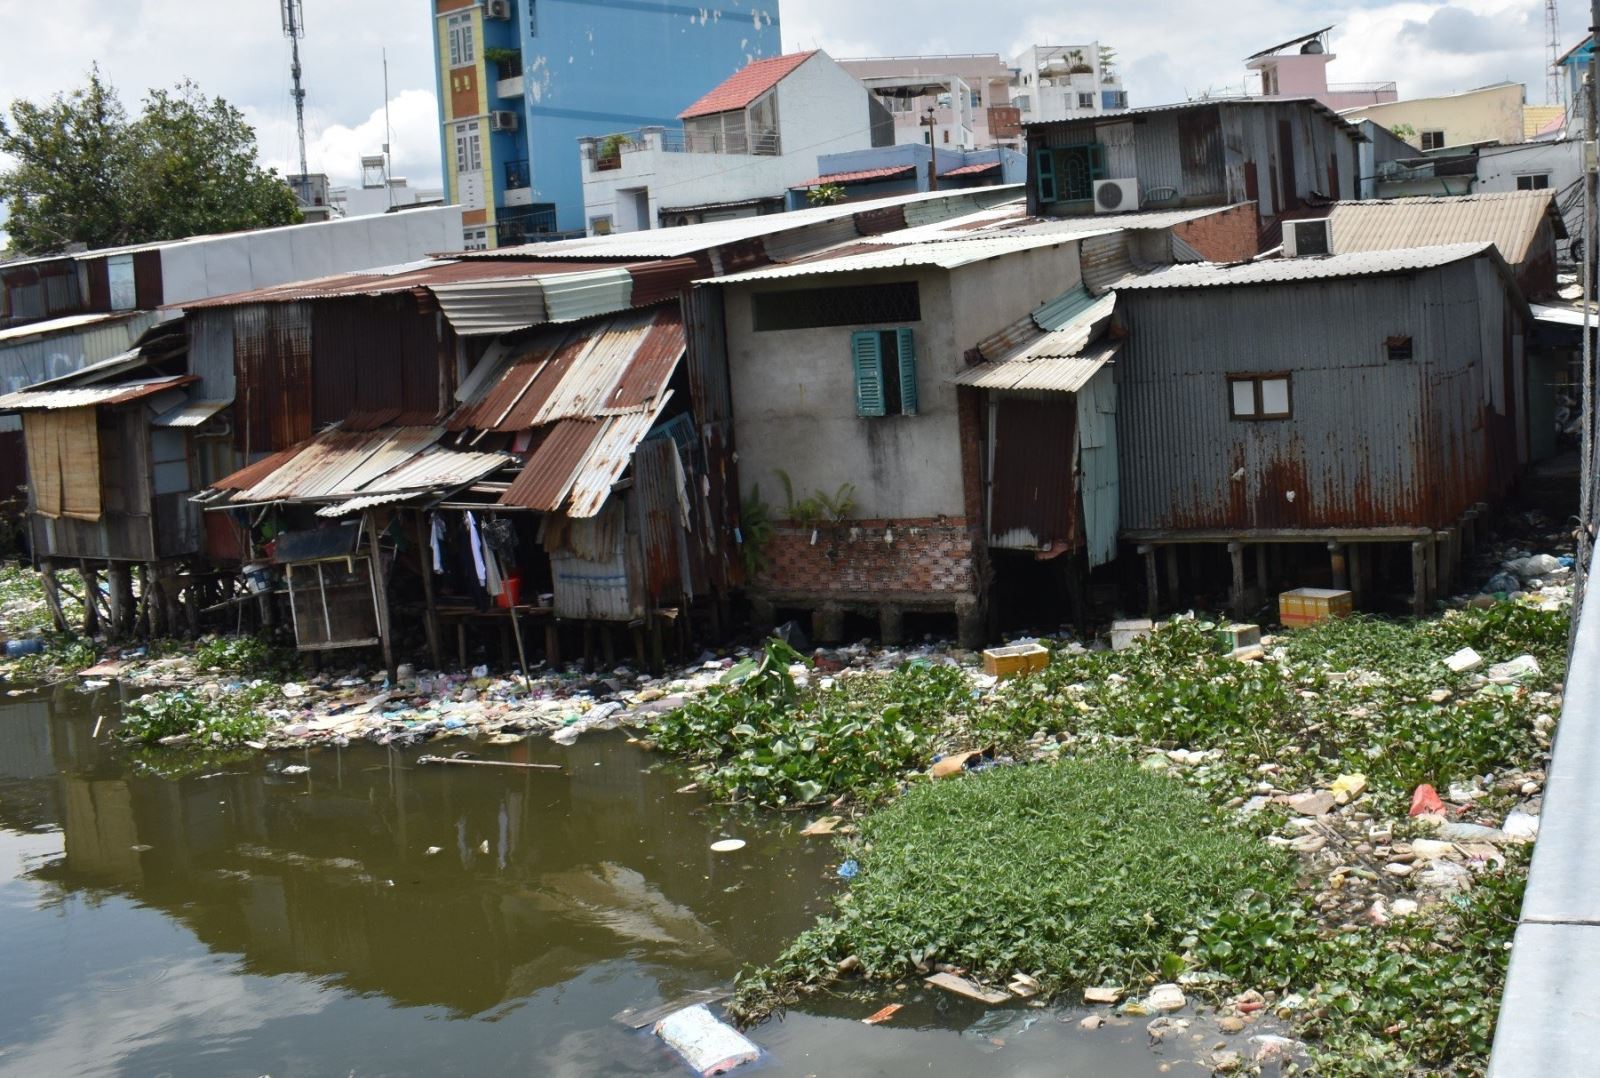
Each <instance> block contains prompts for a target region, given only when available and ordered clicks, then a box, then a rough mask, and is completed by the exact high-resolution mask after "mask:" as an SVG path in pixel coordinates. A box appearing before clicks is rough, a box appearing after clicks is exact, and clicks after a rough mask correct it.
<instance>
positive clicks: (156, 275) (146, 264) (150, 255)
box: [133, 251, 198, 526]
mask: <svg viewBox="0 0 1600 1078" xmlns="http://www.w3.org/2000/svg"><path fill="white" fill-rule="evenodd" d="M161 288H162V286H161V252H160V251H136V252H135V253H134V256H133V290H134V302H135V304H136V305H137V306H138V308H139V309H140V310H142V311H153V310H155V309H156V308H157V307H159V306H161V304H162V303H163V302H164V299H163V297H162V292H161ZM197 526H198V525H197Z"/></svg>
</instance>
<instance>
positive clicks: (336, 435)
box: [234, 430, 387, 502]
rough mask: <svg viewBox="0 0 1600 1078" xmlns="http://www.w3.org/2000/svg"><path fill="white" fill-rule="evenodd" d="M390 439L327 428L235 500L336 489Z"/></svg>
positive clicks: (287, 496) (275, 498) (270, 498)
mask: <svg viewBox="0 0 1600 1078" xmlns="http://www.w3.org/2000/svg"><path fill="white" fill-rule="evenodd" d="M386 440H387V436H386V435H384V434H382V433H378V434H373V433H352V432H350V431H342V430H332V431H327V432H326V433H324V434H320V435H318V436H317V438H316V440H315V441H312V442H311V443H309V444H308V445H306V446H304V447H303V448H301V450H300V451H299V452H298V453H296V454H295V455H294V456H293V457H291V458H289V460H287V461H286V462H284V464H283V465H281V466H280V467H279V468H278V469H277V470H276V471H274V472H272V473H271V474H270V475H268V476H267V477H266V478H264V479H262V480H261V481H260V482H259V483H257V484H256V485H255V486H253V487H250V488H249V489H247V490H242V491H240V492H239V493H238V494H237V495H236V496H235V497H234V501H237V502H275V501H284V500H287V499H290V498H301V497H308V496H311V495H313V494H315V493H317V492H319V491H326V490H332V489H333V488H335V487H336V486H337V485H338V482H339V480H340V479H343V478H344V477H345V476H346V475H348V474H349V473H350V471H351V470H352V469H354V468H355V467H356V465H358V464H360V463H361V461H362V460H364V459H366V457H367V455H368V454H370V453H371V452H372V451H373V450H374V449H377V448H378V447H379V446H381V445H382V444H383V443H384V442H385V441H386Z"/></svg>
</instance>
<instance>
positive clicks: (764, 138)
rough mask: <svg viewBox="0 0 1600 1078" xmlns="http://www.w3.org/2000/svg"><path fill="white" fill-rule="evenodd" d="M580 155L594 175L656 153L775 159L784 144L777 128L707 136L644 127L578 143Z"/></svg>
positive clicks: (662, 128) (580, 140)
mask: <svg viewBox="0 0 1600 1078" xmlns="http://www.w3.org/2000/svg"><path fill="white" fill-rule="evenodd" d="M578 145H579V153H580V154H581V155H582V157H583V160H584V161H585V162H586V163H587V165H588V166H589V167H590V168H591V169H593V170H594V171H595V172H609V171H613V170H616V169H620V168H621V167H622V163H623V160H624V158H625V157H626V156H627V155H628V154H631V153H639V152H641V151H644V150H653V151H655V152H657V153H718V154H735V155H755V156H760V157H776V156H778V155H779V154H781V153H782V152H783V144H782V141H781V140H780V138H779V137H778V131H777V129H776V128H772V129H763V130H758V131H753V132H744V133H737V134H721V133H718V134H707V133H701V132H690V131H684V130H672V131H669V130H667V129H666V128H664V127H645V128H641V129H639V130H637V131H618V132H616V133H614V134H610V135H605V136H602V137H600V138H583V139H579V140H578Z"/></svg>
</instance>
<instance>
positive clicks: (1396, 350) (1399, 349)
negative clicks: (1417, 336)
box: [1383, 337, 1411, 362]
mask: <svg viewBox="0 0 1600 1078" xmlns="http://www.w3.org/2000/svg"><path fill="white" fill-rule="evenodd" d="M1383 347H1384V350H1385V351H1386V352H1387V353H1388V356H1389V358H1390V359H1391V360H1393V361H1395V362H1403V361H1405V360H1408V359H1410V358H1411V338H1410V337H1390V338H1388V339H1387V340H1385V341H1384V342H1383Z"/></svg>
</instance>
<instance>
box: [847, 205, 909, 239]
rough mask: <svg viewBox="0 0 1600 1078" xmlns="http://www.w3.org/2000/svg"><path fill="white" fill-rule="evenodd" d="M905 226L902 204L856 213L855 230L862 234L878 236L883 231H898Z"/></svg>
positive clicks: (904, 212) (904, 211) (904, 213)
mask: <svg viewBox="0 0 1600 1078" xmlns="http://www.w3.org/2000/svg"><path fill="white" fill-rule="evenodd" d="M905 227H906V210H905V207H904V206H885V207H884V208H883V209H878V210H867V211H865V212H863V213H858V214H856V231H857V232H859V233H861V234H862V235H863V236H879V235H882V234H883V233H885V232H898V231H899V230H900V229H902V228H905Z"/></svg>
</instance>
